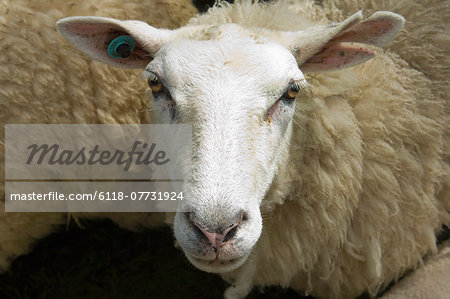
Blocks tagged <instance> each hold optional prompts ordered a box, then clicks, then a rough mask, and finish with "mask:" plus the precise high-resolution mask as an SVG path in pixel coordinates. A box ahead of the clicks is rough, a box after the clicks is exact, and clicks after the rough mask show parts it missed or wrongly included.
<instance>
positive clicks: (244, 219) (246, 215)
mask: <svg viewBox="0 0 450 299" xmlns="http://www.w3.org/2000/svg"><path fill="white" fill-rule="evenodd" d="M240 219H241V221H247V220H248V214H247V213H246V212H244V211H242V212H241V217H240Z"/></svg>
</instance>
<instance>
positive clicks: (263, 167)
mask: <svg viewBox="0 0 450 299" xmlns="http://www.w3.org/2000/svg"><path fill="white" fill-rule="evenodd" d="M403 22H404V20H403V18H402V17H401V16H399V15H396V14H393V13H390V12H377V13H375V14H374V15H372V16H371V17H369V18H368V19H366V20H362V14H361V12H358V13H356V14H354V15H353V16H351V17H349V18H348V19H346V20H345V21H344V22H342V23H338V24H331V25H318V26H314V27H312V28H310V29H307V30H304V31H296V32H279V31H277V32H275V31H271V30H267V29H263V28H244V27H242V26H239V25H237V24H220V25H217V24H216V25H201V26H186V27H183V28H180V29H178V30H166V29H156V28H154V27H151V26H149V25H147V24H146V23H143V22H139V21H119V20H115V19H109V18H99V17H70V18H65V19H62V20H60V21H59V22H58V28H59V30H60V31H61V33H62V34H63V35H64V36H65V37H66V38H67V39H68V40H69V41H71V42H72V43H74V44H75V46H76V47H78V48H79V49H80V50H82V51H84V52H86V53H87V54H89V55H91V56H92V57H93V58H95V59H97V60H100V61H102V62H105V63H108V64H112V65H115V66H118V67H125V68H143V69H144V76H145V77H146V78H147V79H148V82H149V85H150V88H151V89H152V91H153V98H154V99H153V111H154V112H155V113H156V116H157V117H158V119H159V120H160V121H162V122H166V123H187V124H191V125H192V128H193V140H192V150H193V157H192V180H191V181H190V182H188V183H187V184H186V190H187V191H188V193H187V194H189V198H186V200H185V201H184V203H183V205H184V207H183V208H184V210H188V211H190V212H178V213H177V215H176V218H175V235H176V238H177V240H178V241H179V243H180V245H181V246H182V248H183V250H184V252H185V254H186V256H187V258H188V259H189V260H190V261H191V262H192V264H194V265H195V266H196V267H198V268H199V269H202V270H205V271H208V272H216V273H221V272H227V271H232V270H234V269H236V268H237V267H239V266H240V265H242V264H243V263H244V262H245V260H246V259H247V257H248V256H249V254H250V253H251V251H252V248H253V247H254V246H255V244H256V242H257V240H258V238H259V236H260V234H261V231H262V217H261V213H260V207H261V205H263V204H264V198H265V197H266V194H267V192H268V190H269V188H270V187H271V184H272V182H273V181H274V177H275V176H276V175H277V172H278V171H279V170H280V167H283V165H285V164H286V163H288V157H289V144H290V140H291V135H292V131H293V117H294V107H295V99H296V98H297V100H300V101H301V100H302V96H303V95H304V94H305V90H306V89H307V83H306V80H305V77H304V75H303V73H302V71H304V72H307V71H324V70H336V69H340V68H344V67H349V66H353V65H355V64H358V63H361V62H364V61H365V60H367V59H370V58H371V57H373V55H374V52H373V51H372V50H369V49H368V48H366V47H365V46H364V45H365V44H371V45H375V46H382V45H384V44H385V43H387V42H388V41H390V40H391V39H392V38H393V37H395V35H396V34H397V33H398V31H399V30H400V29H401V27H402V25H403ZM123 35H126V36H131V37H132V38H133V40H134V41H135V45H133V47H132V49H130V51H126V55H124V57H122V58H121V57H117V58H113V57H111V55H109V54H108V49H107V48H108V45H109V44H110V43H111V41H112V40H113V39H115V38H117V37H118V36H123ZM353 43H357V45H355V44H353ZM119 56H120V55H119Z"/></svg>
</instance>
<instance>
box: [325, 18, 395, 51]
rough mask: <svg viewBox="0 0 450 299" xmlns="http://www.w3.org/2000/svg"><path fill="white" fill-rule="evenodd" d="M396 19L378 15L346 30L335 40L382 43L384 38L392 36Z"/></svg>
mask: <svg viewBox="0 0 450 299" xmlns="http://www.w3.org/2000/svg"><path fill="white" fill-rule="evenodd" d="M396 25H397V24H396V22H395V20H393V19H392V18H389V17H385V18H383V17H378V18H376V19H374V20H367V21H364V22H361V23H359V24H357V25H355V26H353V27H352V28H350V29H348V30H346V31H344V32H343V33H342V34H340V35H338V36H337V37H336V38H334V39H333V41H334V42H356V43H364V44H372V45H382V44H384V43H383V40H385V39H386V38H387V36H390V33H391V31H392V30H393V29H394V28H395V26H396Z"/></svg>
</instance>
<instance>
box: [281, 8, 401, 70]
mask: <svg viewBox="0 0 450 299" xmlns="http://www.w3.org/2000/svg"><path fill="white" fill-rule="evenodd" d="M404 22H405V19H404V18H403V17H402V16H400V15H398V14H395V13H392V12H386V11H378V12H376V13H374V14H373V15H371V16H370V17H369V18H367V19H365V20H364V21H363V20H362V13H361V11H359V12H357V13H355V14H354V15H352V16H351V17H349V18H347V19H346V20H345V21H343V22H342V23H338V24H331V25H325V26H316V27H312V28H310V29H307V30H305V31H299V32H285V33H284V36H283V39H284V40H285V41H286V40H287V41H288V42H287V44H288V45H287V46H288V48H289V49H290V50H291V52H292V53H293V54H294V56H295V58H296V60H297V62H298V64H299V67H300V69H301V70H302V71H304V72H315V71H328V70H336V69H341V68H346V67H350V66H353V65H356V64H360V63H362V62H364V61H366V60H368V59H370V58H372V57H374V55H375V54H374V52H373V51H372V50H370V49H368V48H366V47H364V44H369V45H374V46H377V47H382V46H384V45H385V44H387V43H388V42H390V41H391V40H392V39H393V38H394V37H395V36H396V35H397V34H398V32H399V31H400V30H401V29H402V27H403V24H404ZM343 43H345V44H343ZM350 43H357V44H350Z"/></svg>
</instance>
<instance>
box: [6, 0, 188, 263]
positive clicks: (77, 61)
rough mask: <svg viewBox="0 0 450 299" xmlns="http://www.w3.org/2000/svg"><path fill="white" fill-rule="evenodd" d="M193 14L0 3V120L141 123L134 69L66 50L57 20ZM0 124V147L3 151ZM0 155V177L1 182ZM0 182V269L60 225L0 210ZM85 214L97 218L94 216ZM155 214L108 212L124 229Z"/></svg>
mask: <svg viewBox="0 0 450 299" xmlns="http://www.w3.org/2000/svg"><path fill="white" fill-rule="evenodd" d="M195 13H196V9H195V7H194V6H193V5H192V3H191V1H175V0H134V1H127V2H123V1H119V0H112V1H111V0H108V1H104V0H95V1H92V0H83V1H57V0H56V1H34V0H33V1H27V0H25V1H22V0H11V1H9V0H7V1H2V3H0V16H1V17H0V36H1V38H0V49H1V53H2V55H0V82H1V83H0V84H1V88H0V122H1V123H2V124H5V123H9V124H13V123H93V124H95V123H121V124H129V123H146V122H148V121H149V117H148V113H147V112H146V110H147V107H148V105H149V103H148V99H146V98H145V97H142V95H143V94H144V93H145V89H146V84H145V82H139V80H136V77H139V74H140V71H136V70H128V71H124V70H117V69H114V68H112V67H109V66H106V65H103V64H101V63H98V62H95V61H92V60H91V59H90V58H89V57H87V56H86V55H83V54H81V53H80V52H79V51H77V50H75V49H73V47H72V46H71V45H70V44H68V43H67V42H66V41H65V40H64V38H63V37H62V36H61V35H60V34H59V33H58V32H57V30H56V26H55V23H56V21H57V20H58V19H60V18H63V17H67V16H70V15H96V14H99V15H102V16H109V17H115V18H136V19H141V20H146V21H148V22H149V23H150V24H153V25H155V26H159V27H165V28H177V27H179V26H181V25H184V24H185V23H187V21H188V20H189V19H190V18H191V17H192V16H194V15H195ZM4 134H5V131H4V129H2V130H0V152H1V153H2V156H4V151H5V149H4V138H5V136H4ZM4 174H5V172H4V159H0V179H1V181H2V182H4V179H5V177H4ZM4 186H5V185H4V183H2V184H0V271H1V270H2V269H3V270H4V269H7V267H8V266H9V263H10V261H11V259H12V258H14V257H16V256H18V255H21V254H24V253H26V252H27V251H28V250H29V249H30V245H31V243H33V242H34V241H35V240H37V239H40V238H42V237H44V236H46V235H48V234H49V233H51V232H52V231H53V230H54V229H55V225H57V224H64V223H65V222H66V221H67V215H65V214H62V213H44V214H39V213H8V214H6V213H5V208H4V198H5V190H4ZM85 216H88V217H97V216H101V217H104V216H102V214H100V215H96V214H88V215H85ZM163 217H164V216H163V215H162V214H157V213H156V214H153V215H149V214H148V213H137V214H135V215H134V217H130V214H125V215H124V214H120V213H119V214H111V215H110V218H112V219H113V220H114V221H115V222H116V223H119V224H120V225H121V226H124V227H127V228H134V227H136V226H137V225H144V226H149V225H152V224H153V223H159V222H162V221H163V220H162V218H163Z"/></svg>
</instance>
